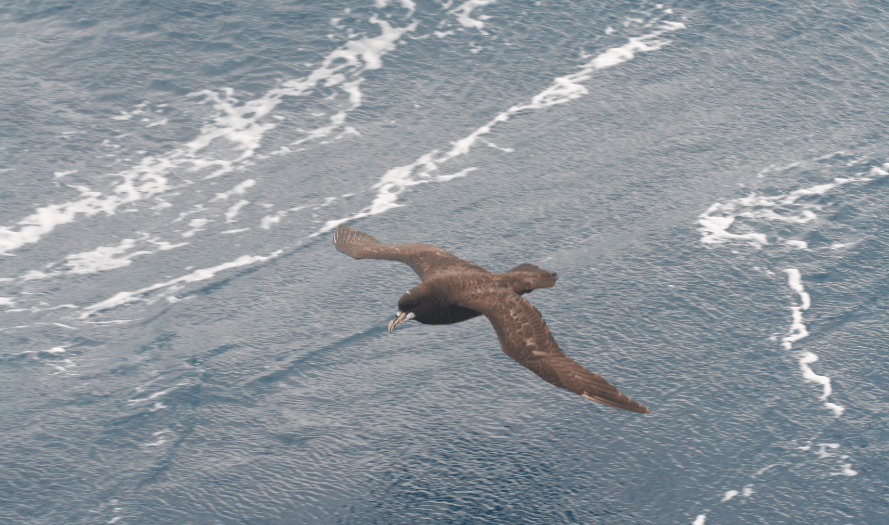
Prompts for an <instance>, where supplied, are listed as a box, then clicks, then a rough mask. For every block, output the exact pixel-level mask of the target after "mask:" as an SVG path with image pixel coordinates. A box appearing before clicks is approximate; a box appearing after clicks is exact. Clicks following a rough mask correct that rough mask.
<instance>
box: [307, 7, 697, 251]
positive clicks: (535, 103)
mask: <svg viewBox="0 0 889 525" xmlns="http://www.w3.org/2000/svg"><path fill="white" fill-rule="evenodd" d="M474 1H486V0H474ZM488 3H490V2H488ZM470 5H472V6H478V5H482V4H475V3H473V1H470V2H466V3H464V4H461V5H460V6H459V7H457V8H456V9H455V10H459V9H462V8H463V7H464V6H466V7H467V8H468V7H469V6H470ZM473 8H474V7H473ZM470 11H471V10H470ZM684 27H685V26H684V25H683V24H681V23H676V22H664V21H660V26H659V27H658V28H657V29H656V30H655V31H653V32H651V33H649V34H646V35H643V36H640V37H633V38H630V39H629V41H628V42H627V43H626V44H624V45H622V46H619V47H616V48H611V49H608V50H606V51H604V52H602V53H601V54H599V55H597V56H596V57H594V58H593V59H592V60H590V61H589V62H587V63H586V64H584V65H583V66H581V68H580V70H579V71H577V72H575V73H572V74H570V75H566V76H563V77H558V78H556V79H554V80H553V82H552V84H551V85H550V86H549V87H547V88H546V89H544V90H543V91H541V92H540V93H538V94H537V95H535V96H534V97H532V98H531V101H530V102H529V103H527V104H518V105H515V106H512V107H510V108H509V109H507V110H506V111H503V112H501V113H499V114H498V115H496V116H495V117H494V118H493V119H491V120H490V121H489V122H488V123H486V124H484V125H483V126H481V127H479V128H477V129H476V130H475V131H473V132H472V133H470V134H469V135H467V136H465V137H463V138H462V139H459V140H457V141H455V142H453V143H452V147H451V149H450V150H448V151H447V152H445V153H441V154H439V150H433V151H430V152H428V153H425V154H423V155H421V156H420V157H419V158H418V159H417V160H415V161H414V162H412V163H410V164H406V165H404V166H398V167H395V168H392V169H390V170H389V171H387V172H386V173H385V174H384V175H383V176H382V178H381V179H380V180H379V181H378V182H377V183H376V184H374V185H373V186H372V189H374V190H376V191H377V195H376V197H375V198H374V200H373V202H371V204H370V205H369V206H367V207H365V208H364V209H362V210H361V211H359V212H358V213H356V214H354V215H351V216H349V217H345V218H342V219H335V220H330V221H327V222H326V223H325V224H324V226H323V227H322V228H321V229H320V230H318V231H317V232H315V233H313V234H312V235H311V236H312V237H315V236H317V235H320V234H321V233H324V232H327V231H330V230H332V229H334V228H336V227H337V226H339V225H340V224H343V223H345V222H349V221H352V220H355V219H360V218H362V217H367V216H370V215H377V214H379V213H384V212H386V211H388V210H391V209H393V208H396V207H398V206H399V204H398V202H397V201H398V196H399V195H401V194H402V193H403V192H404V191H405V190H407V189H408V188H409V187H411V186H416V185H418V184H427V183H429V182H443V181H448V180H451V179H453V178H455V177H454V176H450V175H437V176H436V175H433V173H434V172H436V171H438V170H439V168H440V167H441V165H443V164H445V163H446V162H448V161H449V160H451V159H453V158H455V157H458V156H461V155H465V154H467V153H468V152H469V151H470V149H471V148H472V147H473V146H474V145H475V143H476V141H478V140H479V138H480V137H482V136H483V135H486V134H488V133H490V132H491V130H492V129H493V128H494V127H495V126H496V125H498V124H500V123H503V122H507V121H508V120H510V118H512V117H514V116H516V115H517V114H519V113H522V112H525V111H531V110H539V109H544V108H547V107H550V106H554V105H557V104H565V103H567V102H570V101H572V100H575V99H577V98H579V97H581V96H583V95H585V94H587V93H588V91H587V89H586V88H585V87H584V86H583V85H582V82H585V81H587V80H589V79H590V78H592V76H593V74H594V73H595V71H597V70H600V69H603V68H607V67H612V66H615V65H618V64H621V63H623V62H626V61H628V60H630V59H632V58H633V57H635V56H636V54H637V53H640V52H648V51H655V50H658V49H661V48H663V47H664V46H666V45H668V44H669V43H670V41H669V40H666V39H663V38H661V37H662V36H663V35H664V34H666V33H668V32H671V31H676V30H678V29H681V28H684ZM464 171H466V170H464ZM461 173H463V172H461ZM466 173H468V171H466ZM464 174H465V173H464Z"/></svg>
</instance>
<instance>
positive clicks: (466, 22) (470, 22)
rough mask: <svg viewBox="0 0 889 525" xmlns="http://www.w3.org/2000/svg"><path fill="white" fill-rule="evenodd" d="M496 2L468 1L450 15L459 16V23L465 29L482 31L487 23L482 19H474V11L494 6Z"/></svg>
mask: <svg viewBox="0 0 889 525" xmlns="http://www.w3.org/2000/svg"><path fill="white" fill-rule="evenodd" d="M496 1H497V0H467V1H466V2H463V3H462V4H460V5H458V6H457V7H455V8H454V9H452V10H451V11H450V13H451V14H454V15H457V21H458V22H460V25H462V26H463V27H469V28H473V29H482V28H483V27H485V23H484V22H482V21H481V20H480V19H475V18H472V11H473V10H475V9H477V8H479V7H484V6H486V5H490V4H493V3H495V2H496ZM479 18H481V17H479Z"/></svg>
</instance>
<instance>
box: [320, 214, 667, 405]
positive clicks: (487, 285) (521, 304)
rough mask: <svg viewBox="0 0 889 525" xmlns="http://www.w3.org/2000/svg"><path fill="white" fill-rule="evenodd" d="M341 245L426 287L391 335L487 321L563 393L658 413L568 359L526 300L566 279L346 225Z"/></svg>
mask: <svg viewBox="0 0 889 525" xmlns="http://www.w3.org/2000/svg"><path fill="white" fill-rule="evenodd" d="M333 242H334V244H335V245H336V249H337V251H339V252H342V253H345V254H346V255H348V256H350V257H353V258H355V259H387V260H391V261H400V262H403V263H405V264H407V265H408V266H410V267H411V269H413V270H414V271H415V272H417V275H418V276H420V281H422V282H421V283H420V284H418V285H417V286H415V287H413V288H411V289H410V290H409V291H408V292H407V293H405V294H404V295H402V296H401V299H399V300H398V312H397V313H396V317H395V319H393V320H392V321H391V322H390V323H389V331H390V332H391V331H392V330H393V329H394V328H395V327H396V326H398V325H399V324H401V323H402V322H404V321H408V320H411V319H413V320H415V321H419V322H421V323H424V324H452V323H459V322H461V321H466V320H468V319H472V318H474V317H478V316H480V315H484V316H485V317H487V318H488V320H489V321H491V324H492V325H493V326H494V331H495V332H497V338H498V339H500V348H501V349H503V352H504V353H505V354H506V355H508V356H509V357H511V358H513V359H515V360H516V361H518V362H519V364H521V365H522V366H524V367H526V368H528V369H530V370H531V371H532V372H534V373H535V374H537V375H538V376H540V377H541V378H543V379H544V380H545V381H547V382H549V383H552V384H553V385H556V386H557V387H559V388H564V389H565V390H568V391H571V392H574V393H575V394H578V395H581V396H583V397H585V398H587V399H589V400H592V401H596V402H598V403H602V404H604V405H608V406H611V407H615V408H621V409H623V410H629V411H630V412H640V413H649V412H651V411H650V410H648V409H647V408H645V407H644V406H643V405H642V404H640V403H637V402H636V401H633V400H632V399H630V398H629V397H627V396H626V395H624V394H622V393H620V391H619V390H618V389H617V388H616V387H615V386H614V385H612V384H611V383H609V382H608V381H606V380H605V379H603V378H602V376H600V375H598V374H594V373H593V372H590V371H589V370H587V369H586V368H584V367H583V366H581V365H580V364H578V363H577V361H574V360H573V359H571V358H570V357H568V356H566V355H565V353H564V352H562V349H561V348H559V345H558V344H557V343H556V340H555V339H553V336H552V334H551V333H550V331H549V328H547V326H546V322H545V321H544V320H543V316H542V315H540V312H539V311H538V310H537V308H534V306H533V305H532V304H531V303H529V302H528V301H526V300H525V299H523V298H522V295H523V294H526V293H528V292H530V291H531V290H536V289H537V288H551V287H552V286H554V285H555V284H556V279H557V278H558V276H557V275H556V274H555V273H554V272H549V271H546V270H544V269H542V268H539V267H537V266H534V265H533V264H527V263H525V264H520V265H518V266H516V267H515V268H513V269H512V270H509V271H507V272H504V273H491V272H489V271H487V270H485V269H484V268H482V267H480V266H476V265H474V264H472V263H471V262H469V261H464V260H463V259H460V258H459V257H457V256H455V255H452V254H450V253H448V252H446V251H444V250H442V249H441V248H436V247H435V246H430V245H428V244H386V243H382V242H380V241H378V240H376V239H374V238H373V237H371V236H370V235H368V234H366V233H362V232H360V231H357V230H354V229H352V228H350V227H348V226H346V225H345V224H341V225H340V226H338V227H337V229H336V231H335V232H334V236H333Z"/></svg>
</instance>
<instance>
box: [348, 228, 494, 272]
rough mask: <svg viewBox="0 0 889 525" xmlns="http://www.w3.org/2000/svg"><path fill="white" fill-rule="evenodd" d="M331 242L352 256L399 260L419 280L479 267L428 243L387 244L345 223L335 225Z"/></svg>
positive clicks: (476, 269)
mask: <svg viewBox="0 0 889 525" xmlns="http://www.w3.org/2000/svg"><path fill="white" fill-rule="evenodd" d="M333 242H334V244H335V245H336V249H337V251H339V252H342V253H345V254H346V255H348V256H349V257H352V258H355V259H387V260H390V261H400V262H403V263H405V264H407V265H408V266H410V267H411V269H412V270H414V271H415V272H417V275H419V276H420V280H421V281H427V280H429V279H430V278H432V277H435V276H438V275H442V274H445V273H449V272H453V271H467V270H469V271H479V272H484V273H488V271H487V270H485V269H484V268H482V267H481V266H476V265H474V264H472V263H471V262H469V261H464V260H463V259H461V258H459V257H457V256H456V255H452V254H450V253H448V252H446V251H445V250H442V249H441V248H436V247H435V246H431V245H429V244H386V243H383V242H380V241H378V240H376V239H374V238H373V237H371V236H370V235H368V234H366V233H364V232H360V231H358V230H354V229H352V228H350V227H348V226H346V225H345V224H340V225H339V226H337V228H336V231H335V232H334V234H333Z"/></svg>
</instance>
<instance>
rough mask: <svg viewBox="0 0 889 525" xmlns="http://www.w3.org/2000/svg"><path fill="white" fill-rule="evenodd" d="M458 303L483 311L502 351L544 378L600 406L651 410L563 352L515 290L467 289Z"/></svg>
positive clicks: (530, 306) (539, 316)
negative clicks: (495, 333) (600, 404)
mask: <svg viewBox="0 0 889 525" xmlns="http://www.w3.org/2000/svg"><path fill="white" fill-rule="evenodd" d="M458 304H460V306H463V307H466V308H471V309H473V310H475V311H477V312H482V313H483V314H485V316H486V317H487V318H488V319H489V320H490V321H491V324H492V325H494V330H495V331H496V332H497V337H498V339H500V347H501V348H502V349H503V352H504V353H505V354H506V355H508V356H509V357H511V358H513V359H515V360H516V361H518V362H519V363H521V364H522V365H523V366H525V367H526V368H528V369H530V370H531V371H532V372H534V373H535V374H537V375H538V376H540V377H542V378H543V379H544V380H546V381H548V382H550V383H552V384H554V385H556V386H557V387H559V388H564V389H565V390H569V391H571V392H574V393H575V394H579V395H581V396H583V397H585V398H587V399H590V400H592V401H596V402H599V403H602V404H604V405H608V406H612V407H616V408H621V409H623V410H629V411H630V412H640V413H648V412H651V411H650V410H648V409H647V408H646V407H645V406H643V405H642V404H640V403H637V402H636V401H633V400H632V399H630V398H629V397H627V396H626V395H624V394H622V393H621V392H620V391H619V390H618V389H617V388H616V387H615V386H614V385H612V384H611V383H609V382H608V381H606V380H605V379H604V378H603V377H602V376H600V375H598V374H594V373H593V372H590V371H589V370H587V369H586V368H584V367H583V366H581V365H580V364H579V363H577V361H575V360H573V359H571V358H570V357H568V356H567V355H565V353H564V352H562V349H561V348H559V345H558V344H557V343H556V340H555V339H553V336H552V333H550V331H549V328H547V326H546V321H544V320H543V316H542V315H540V312H539V311H538V310H537V308H534V305H532V304H531V303H529V302H528V301H526V300H525V299H523V298H522V297H521V296H519V295H518V294H516V293H515V292H513V291H511V290H508V289H503V288H497V289H489V290H475V291H470V292H468V293H467V294H466V297H462V298H460V300H459V301H458Z"/></svg>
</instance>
